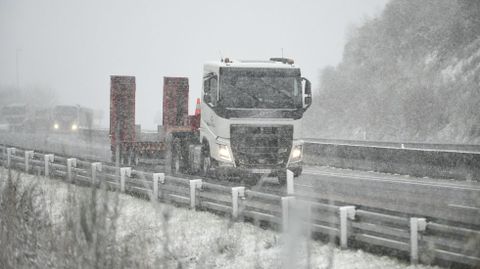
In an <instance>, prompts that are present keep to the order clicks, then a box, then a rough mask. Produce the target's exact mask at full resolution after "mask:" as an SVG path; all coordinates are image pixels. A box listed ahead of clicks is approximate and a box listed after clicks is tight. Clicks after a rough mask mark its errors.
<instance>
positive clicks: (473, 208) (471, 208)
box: [448, 204, 480, 211]
mask: <svg viewBox="0 0 480 269" xmlns="http://www.w3.org/2000/svg"><path fill="white" fill-rule="evenodd" d="M448 206H449V207H457V208H462V209H470V210H477V211H480V208H478V207H473V206H466V205H456V204H448Z"/></svg>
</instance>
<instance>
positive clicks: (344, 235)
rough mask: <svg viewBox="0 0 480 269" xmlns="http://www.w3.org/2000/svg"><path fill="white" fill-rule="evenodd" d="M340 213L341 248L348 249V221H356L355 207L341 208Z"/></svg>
mask: <svg viewBox="0 0 480 269" xmlns="http://www.w3.org/2000/svg"><path fill="white" fill-rule="evenodd" d="M339 212H340V248H341V249H347V247H348V220H349V219H350V220H354V219H355V207H354V206H342V207H340V208H339Z"/></svg>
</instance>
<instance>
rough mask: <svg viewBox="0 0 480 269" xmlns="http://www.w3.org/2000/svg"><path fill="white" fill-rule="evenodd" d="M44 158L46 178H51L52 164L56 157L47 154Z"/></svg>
mask: <svg viewBox="0 0 480 269" xmlns="http://www.w3.org/2000/svg"><path fill="white" fill-rule="evenodd" d="M43 158H44V160H45V177H49V176H50V164H51V163H53V161H54V160H55V155H53V154H45V155H44V156H43Z"/></svg>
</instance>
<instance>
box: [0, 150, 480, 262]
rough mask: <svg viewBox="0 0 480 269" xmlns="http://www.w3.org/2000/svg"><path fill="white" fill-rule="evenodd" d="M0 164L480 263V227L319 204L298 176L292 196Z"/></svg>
mask: <svg viewBox="0 0 480 269" xmlns="http://www.w3.org/2000/svg"><path fill="white" fill-rule="evenodd" d="M0 152H1V158H0V162H1V164H2V165H4V166H5V167H7V168H12V169H17V170H20V171H25V172H27V173H34V174H38V175H44V176H48V177H56V178H60V179H64V180H65V181H67V182H72V183H76V184H82V185H92V184H94V185H99V184H100V182H104V184H106V185H107V186H108V187H109V188H110V189H112V190H117V191H121V192H127V193H135V194H140V195H144V196H146V197H149V198H150V199H156V200H159V201H163V202H167V203H174V204H177V205H181V206H186V207H190V208H191V209H192V210H208V211H213V212H216V213H219V214H221V215H224V216H228V217H231V218H232V219H234V220H243V219H250V220H252V221H253V222H254V223H262V222H264V223H268V224H269V225H270V226H271V227H274V228H277V229H280V230H283V231H285V232H292V231H294V230H295V229H298V228H299V227H301V230H302V231H307V232H309V233H310V234H311V235H313V234H323V235H328V236H330V237H333V238H337V240H338V241H339V244H340V246H341V248H343V249H345V248H348V246H352V245H353V246H355V247H358V246H360V247H366V248H369V247H371V246H380V247H382V248H386V249H391V250H395V251H397V252H400V253H404V254H405V255H408V256H409V257H410V261H411V263H414V264H415V263H418V262H426V263H430V262H432V261H433V262H438V261H440V262H443V263H452V262H453V263H458V264H463V265H467V266H471V267H477V266H479V265H480V251H479V250H480V231H478V230H473V229H467V228H459V227H458V226H456V225H448V224H440V223H435V222H430V221H427V219H425V218H423V217H422V216H418V217H405V216H402V214H399V215H393V214H385V213H378V212H373V211H369V210H363V209H361V208H356V207H355V206H349V205H346V206H338V205H334V204H329V203H324V202H320V201H319V200H315V199H311V197H303V196H302V195H301V194H295V192H294V187H293V174H290V177H289V179H288V182H289V186H288V188H287V189H288V196H284V197H281V196H279V195H274V194H269V193H262V192H257V191H253V190H248V189H246V188H245V187H242V186H239V187H226V186H222V185H218V184H211V183H208V182H202V180H201V179H193V180H189V179H184V178H178V177H173V176H168V175H165V174H163V173H148V172H143V171H137V170H133V169H131V168H130V167H122V168H119V169H118V168H115V167H112V166H109V165H105V164H102V163H100V162H88V161H82V160H80V159H75V158H67V157H62V156H56V155H53V154H38V153H33V152H32V151H29V150H22V149H16V148H10V147H0Z"/></svg>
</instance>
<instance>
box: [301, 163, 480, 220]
mask: <svg viewBox="0 0 480 269" xmlns="http://www.w3.org/2000/svg"><path fill="white" fill-rule="evenodd" d="M295 188H296V190H295V191H296V193H297V194H298V195H305V196H307V197H312V198H314V199H322V200H332V201H335V202H339V203H343V204H353V205H360V206H362V207H369V208H381V209H384V210H391V211H395V212H403V213H406V214H409V215H412V216H418V217H429V218H434V219H441V220H448V221H454V222H461V223H469V224H473V225H480V183H478V182H462V181H448V180H440V179H426V178H411V177H408V176H401V175H390V174H382V173H376V172H365V171H354V170H348V169H335V168H329V167H306V168H305V169H304V173H303V175H302V176H301V177H299V178H298V179H297V180H296V182H295Z"/></svg>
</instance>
